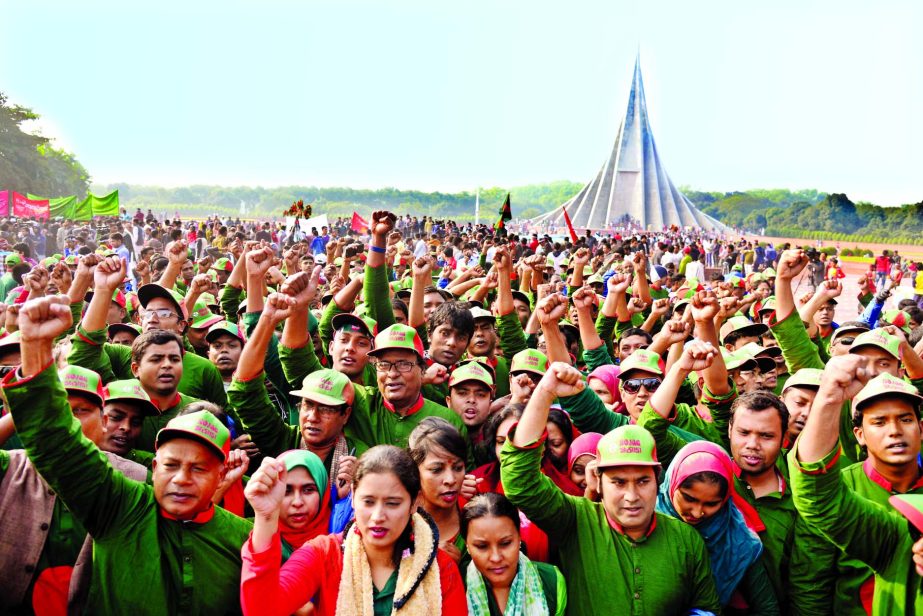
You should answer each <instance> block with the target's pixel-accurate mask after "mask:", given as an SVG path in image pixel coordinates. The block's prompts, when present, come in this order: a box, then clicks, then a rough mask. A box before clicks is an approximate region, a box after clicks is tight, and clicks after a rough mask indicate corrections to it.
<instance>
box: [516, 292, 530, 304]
mask: <svg viewBox="0 0 923 616" xmlns="http://www.w3.org/2000/svg"><path fill="white" fill-rule="evenodd" d="M513 299H518V300H520V301H522V302H525V304H526V305H527V306H529V307H530V308H531V306H532V302H530V301H529V296H528V295H526V294H525V293H523V292H522V291H513Z"/></svg>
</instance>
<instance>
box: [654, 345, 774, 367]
mask: <svg viewBox="0 0 923 616" xmlns="http://www.w3.org/2000/svg"><path fill="white" fill-rule="evenodd" d="M636 352H637V351H636ZM721 357H722V359H724V366H725V367H726V368H727V369H728V370H737V369H738V368H740V369H741V370H753V369H754V368H756V367H757V366H758V364H757V363H756V359H754V358H753V356H752V355H750V354H749V353H745V352H744V353H742V352H741V351H740V350H737V351H728V350H727V349H721Z"/></svg>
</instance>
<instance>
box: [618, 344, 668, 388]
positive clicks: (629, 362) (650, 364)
mask: <svg viewBox="0 0 923 616" xmlns="http://www.w3.org/2000/svg"><path fill="white" fill-rule="evenodd" d="M619 368H621V372H620V373H619V378H620V379H622V380H623V381H624V380H625V379H627V378H631V377H629V376H628V373H629V372H631V371H632V370H643V371H644V372H650V373H652V374H656V375H658V376H663V368H662V367H661V365H660V355H657V353H654V352H653V351H648V350H647V349H638V350H636V351H635V352H634V353H632V354H631V355H629V356H628V357H626V358H625V360H624V361H622V363H620V364H619Z"/></svg>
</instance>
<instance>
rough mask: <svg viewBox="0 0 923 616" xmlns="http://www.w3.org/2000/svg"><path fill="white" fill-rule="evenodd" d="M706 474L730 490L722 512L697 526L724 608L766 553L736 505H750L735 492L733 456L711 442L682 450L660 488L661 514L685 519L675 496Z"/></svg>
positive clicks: (695, 443)
mask: <svg viewBox="0 0 923 616" xmlns="http://www.w3.org/2000/svg"><path fill="white" fill-rule="evenodd" d="M704 471H710V472H712V473H716V474H717V475H719V476H721V477H723V478H724V480H725V481H726V482H727V486H728V493H727V494H726V495H725V498H724V502H723V503H722V504H721V509H719V510H718V512H717V513H715V514H714V515H713V516H712V517H711V518H709V519H707V520H703V521H702V522H700V523H699V524H696V525H695V526H693V528H695V529H696V530H697V531H698V532H699V534H700V535H701V536H702V539H704V540H705V546H706V547H707V548H708V557H709V561H710V563H711V570H712V575H713V577H714V578H715V586H716V587H717V589H718V598H719V599H720V601H721V605H727V604H728V603H729V602H730V600H731V596H732V595H733V594H734V590H736V588H737V586H738V585H739V584H740V581H741V580H742V579H743V577H744V574H745V573H746V572H747V569H749V568H750V566H751V565H752V564H753V563H754V562H756V561H757V559H759V557H760V554H762V552H763V544H762V542H761V541H760V539H759V536H757V534H756V532H755V531H753V530H751V528H750V527H749V526H748V524H747V521H746V520H745V519H744V515H743V514H742V513H741V510H740V509H739V508H738V506H737V504H736V503H737V502H738V501H740V502H743V503H744V504H746V501H744V499H743V498H742V497H741V496H739V495H738V494H737V493H736V491H735V490H734V463H733V462H732V461H731V458H730V456H728V454H727V453H726V452H725V451H724V450H723V449H722V448H721V447H719V446H718V445H716V444H714V443H711V442H709V441H695V442H693V443H689V444H688V445H686V446H685V447H683V448H682V449H680V450H679V453H677V454H676V457H675V458H673V462H671V463H670V467H669V468H668V469H667V476H666V479H665V480H664V482H663V483H662V484H661V485H660V493H659V494H658V495H657V511H659V512H661V513H666V514H668V515H671V516H673V517H675V518H679V519H682V516H680V514H679V513H678V512H677V511H676V509H675V508H674V507H673V498H672V497H673V494H674V493H675V492H676V490H678V489H679V486H680V484H682V483H683V481H685V480H686V479H688V478H689V477H691V476H692V475H695V474H696V473H701V472H704ZM748 506H749V505H748ZM751 509H752V507H751ZM756 520H757V521H758V520H759V517H757V518H756Z"/></svg>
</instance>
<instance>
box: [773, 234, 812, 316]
mask: <svg viewBox="0 0 923 616" xmlns="http://www.w3.org/2000/svg"><path fill="white" fill-rule="evenodd" d="M807 264H808V256H807V255H806V254H805V253H804V251H803V250H786V251H785V252H783V253H782V255H781V256H780V257H779V268H778V269H777V270H776V287H775V291H776V321H782V320H784V319H785V318H786V317H787V316H788V315H790V314H791V313H792V312H793V311H794V310H795V295H794V294H793V293H792V280H794V278H795V276H797V275H798V274H800V273H801V272H802V271H803V270H804V268H805V267H806V266H807Z"/></svg>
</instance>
